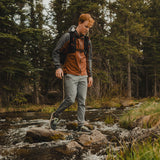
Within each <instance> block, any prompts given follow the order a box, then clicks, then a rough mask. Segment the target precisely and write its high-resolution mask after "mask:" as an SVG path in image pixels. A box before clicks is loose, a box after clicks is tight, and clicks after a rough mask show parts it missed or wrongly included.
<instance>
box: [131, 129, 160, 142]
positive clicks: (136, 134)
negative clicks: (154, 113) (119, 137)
mask: <svg viewBox="0 0 160 160" xmlns="http://www.w3.org/2000/svg"><path fill="white" fill-rule="evenodd" d="M159 136H160V129H159V128H157V127H153V128H149V129H144V128H140V127H135V128H134V129H133V130H132V131H131V134H130V138H131V140H132V142H141V141H145V140H146V139H148V138H152V139H154V138H157V137H159Z"/></svg>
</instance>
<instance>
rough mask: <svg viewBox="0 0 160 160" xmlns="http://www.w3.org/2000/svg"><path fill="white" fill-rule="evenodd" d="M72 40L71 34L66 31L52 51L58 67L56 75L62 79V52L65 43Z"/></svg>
mask: <svg viewBox="0 0 160 160" xmlns="http://www.w3.org/2000/svg"><path fill="white" fill-rule="evenodd" d="M69 40H70V34H69V33H65V34H64V35H63V36H62V37H61V38H60V39H59V41H58V43H57V45H56V47H55V49H54V50H53V52H52V57H53V62H54V65H55V68H56V77H57V78H60V79H62V77H63V70H62V68H61V56H60V54H64V50H65V45H66V44H67V43H68V42H69Z"/></svg>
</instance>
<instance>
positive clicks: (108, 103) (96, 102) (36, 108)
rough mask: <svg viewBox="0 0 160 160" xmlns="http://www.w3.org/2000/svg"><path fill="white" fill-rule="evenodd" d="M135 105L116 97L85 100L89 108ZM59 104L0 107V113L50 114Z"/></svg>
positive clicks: (69, 109) (135, 101) (70, 108)
mask: <svg viewBox="0 0 160 160" xmlns="http://www.w3.org/2000/svg"><path fill="white" fill-rule="evenodd" d="M136 103H139V102H138V100H135V99H127V98H124V97H116V98H101V99H93V98H92V99H87V101H86V106H87V107H90V108H112V107H116V108H119V107H127V106H134V105H135V104H136ZM59 105H60V102H58V103H56V104H54V105H34V104H24V105H14V106H7V107H3V108H2V107H0V113H5V112H44V113H51V112H54V111H55V110H56V109H57V108H58V106H59ZM76 110H77V103H75V104H73V105H72V106H70V107H69V108H68V109H67V111H76Z"/></svg>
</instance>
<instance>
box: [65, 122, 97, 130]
mask: <svg viewBox="0 0 160 160" xmlns="http://www.w3.org/2000/svg"><path fill="white" fill-rule="evenodd" d="M84 126H86V127H87V128H88V129H90V130H93V129H94V127H93V125H91V124H89V123H87V122H85V123H84ZM66 127H67V129H68V130H74V131H76V130H77V127H78V123H77V122H68V123H67V125H66Z"/></svg>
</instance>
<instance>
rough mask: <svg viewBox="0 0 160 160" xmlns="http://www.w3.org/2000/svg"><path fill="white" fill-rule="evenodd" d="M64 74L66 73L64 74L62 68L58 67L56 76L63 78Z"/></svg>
mask: <svg viewBox="0 0 160 160" xmlns="http://www.w3.org/2000/svg"><path fill="white" fill-rule="evenodd" d="M63 75H64V74H63V70H62V68H58V69H57V70H56V77H57V78H60V79H62V78H63Z"/></svg>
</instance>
